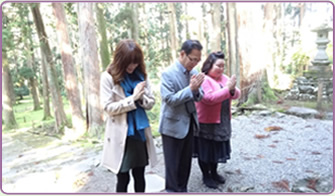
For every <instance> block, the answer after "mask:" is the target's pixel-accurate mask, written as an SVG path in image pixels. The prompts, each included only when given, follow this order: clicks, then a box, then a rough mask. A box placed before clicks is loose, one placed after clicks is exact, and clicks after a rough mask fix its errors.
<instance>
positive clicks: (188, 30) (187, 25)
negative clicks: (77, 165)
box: [184, 3, 191, 40]
mask: <svg viewBox="0 0 335 196" xmlns="http://www.w3.org/2000/svg"><path fill="white" fill-rule="evenodd" d="M184 6H185V15H186V16H187V15H188V3H184ZM185 33H186V39H187V40H188V39H190V38H191V35H190V27H189V24H188V20H185Z"/></svg>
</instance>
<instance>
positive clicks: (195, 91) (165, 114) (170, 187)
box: [159, 40, 205, 192]
mask: <svg viewBox="0 0 335 196" xmlns="http://www.w3.org/2000/svg"><path fill="white" fill-rule="evenodd" d="M201 50H202V46H201V44H200V43H199V41H197V40H187V41H186V42H184V43H183V45H182V48H181V51H180V54H179V58H178V59H177V60H176V61H175V62H174V63H173V64H172V65H171V66H169V67H168V68H167V69H166V70H164V72H163V73H162V81H161V97H162V106H161V113H160V122H159V132H160V133H161V135H162V141H163V151H164V160H165V189H166V191H167V192H187V183H188V179H189V176H190V171H191V162H192V145H193V132H194V131H196V130H197V129H199V123H198V116H197V111H196V109H195V104H194V101H200V100H201V99H202V96H203V92H202V90H201V88H200V86H201V84H202V82H203V81H204V77H205V75H204V74H203V73H198V72H197V71H196V70H193V68H194V67H195V66H196V65H197V64H198V62H199V61H200V60H201Z"/></svg>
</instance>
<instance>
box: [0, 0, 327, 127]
mask: <svg viewBox="0 0 335 196" xmlns="http://www.w3.org/2000/svg"><path fill="white" fill-rule="evenodd" d="M332 7H333V6H332V4H330V3H325V2H323V3H307V2H306V3H270V2H268V3H266V2H264V3H224V2H216V3H213V2H212V3H209V2H207V3H206V2H204V3H190V2H188V3H185V2H184V3H131V2H125V3H116V2H110V3H91V2H87V3H84V2H83V3H56V2H54V3H10V2H8V3H4V4H2V108H3V123H5V124H6V126H7V127H15V126H16V121H15V116H14V112H13V106H14V104H16V99H19V98H20V97H22V96H23V95H28V94H29V95H31V97H32V99H33V104H34V107H33V110H43V112H44V119H49V118H54V119H55V130H56V132H59V131H61V130H62V129H63V128H64V126H70V127H73V130H74V131H75V132H78V133H80V134H82V133H83V132H85V131H86V130H87V131H88V132H90V133H92V134H98V132H100V131H101V126H102V125H103V113H102V110H101V108H100V105H99V82H100V73H101V72H102V71H104V70H105V69H106V67H107V66H108V64H109V63H110V62H111V60H112V55H113V49H114V48H115V46H116V44H117V43H118V42H119V41H120V40H122V39H127V38H131V39H134V40H136V41H137V42H138V43H139V44H140V45H141V47H142V49H143V51H144V56H145V63H146V66H147V70H148V76H149V78H150V80H151V81H152V83H153V85H154V88H153V89H154V91H155V94H156V95H157V100H159V99H160V98H159V88H158V86H159V78H160V74H161V71H162V70H163V69H164V68H166V67H167V66H168V65H169V64H170V63H171V62H172V61H173V60H174V59H175V58H176V57H177V55H178V52H179V48H180V46H181V43H182V42H184V41H185V40H186V39H198V40H199V41H200V42H201V43H202V45H203V47H204V49H203V54H202V55H203V56H202V62H203V60H204V59H206V57H207V55H208V54H209V53H210V52H212V51H217V50H222V51H223V52H224V53H225V54H226V62H227V63H226V64H227V65H226V68H225V73H226V74H227V75H229V76H230V75H231V74H236V75H237V77H238V84H237V85H238V86H239V88H241V90H242V93H243V94H242V98H241V101H242V102H243V101H246V99H247V95H248V93H249V92H250V88H251V87H252V86H254V84H256V83H257V81H261V80H262V78H263V77H264V76H266V78H267V80H268V83H269V85H270V87H271V88H278V89H285V88H286V89H287V88H288V86H289V84H287V85H286V86H283V83H281V82H279V81H280V78H281V77H285V76H287V75H288V76H297V75H299V74H301V73H302V70H303V69H305V67H306V64H308V63H309V60H310V58H313V54H314V53H315V50H316V46H315V33H313V32H311V29H312V27H313V26H316V25H317V24H316V23H315V20H313V21H314V22H313V21H311V20H310V19H311V18H315V17H316V16H319V17H320V16H322V17H321V18H320V21H317V22H320V24H321V23H322V22H323V21H324V20H325V21H327V22H331V24H332V23H333V15H332V13H333V11H332ZM330 37H331V38H332V37H333V36H330ZM330 45H331V46H330V47H331V49H332V47H333V46H332V42H331V44H330ZM331 53H332V51H331ZM294 54H295V55H294ZM293 57H295V59H294V58H293ZM331 58H332V56H331ZM331 61H332V59H331ZM202 62H200V63H199V65H198V67H197V69H199V68H200V67H201V64H202ZM63 99H66V100H68V101H69V104H70V108H71V122H68V119H67V118H66V114H65V111H64V104H63ZM158 102H159V101H158ZM153 112H156V113H157V112H159V110H154V111H153ZM156 115H158V114H156ZM149 116H150V115H149ZM152 116H154V115H152ZM151 118H152V119H151V120H153V119H154V120H155V117H151ZM157 119H158V117H157Z"/></svg>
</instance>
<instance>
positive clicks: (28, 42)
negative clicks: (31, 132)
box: [19, 5, 41, 111]
mask: <svg viewBox="0 0 335 196" xmlns="http://www.w3.org/2000/svg"><path fill="white" fill-rule="evenodd" d="M23 6H25V5H23ZM26 9H27V10H26ZM28 11H29V8H28V7H20V12H19V14H20V17H21V18H22V19H23V20H26V21H29V17H28ZM25 13H26V14H25ZM31 31H32V30H31V27H30V24H29V22H27V23H26V25H24V27H22V35H23V43H24V46H25V50H26V57H27V66H28V67H29V68H30V69H32V70H33V72H34V73H35V70H36V69H35V66H34V59H35V58H34V48H33V46H32V45H33V42H32V36H31ZM28 84H29V87H30V92H31V95H32V97H33V103H34V110H35V111H36V110H39V109H41V106H40V100H39V93H38V82H37V80H36V78H35V77H34V76H32V77H30V78H29V79H28Z"/></svg>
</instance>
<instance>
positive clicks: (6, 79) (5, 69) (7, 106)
mask: <svg viewBox="0 0 335 196" xmlns="http://www.w3.org/2000/svg"><path fill="white" fill-rule="evenodd" d="M10 78H11V75H10V72H9V66H8V59H7V53H6V51H4V50H2V99H3V100H2V102H3V103H2V104H3V106H2V109H3V120H4V124H5V126H6V129H13V128H16V127H17V123H16V120H15V117H14V111H13V103H12V100H11V93H10V92H11V91H13V89H11V87H12V85H10V82H11V79H10Z"/></svg>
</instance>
